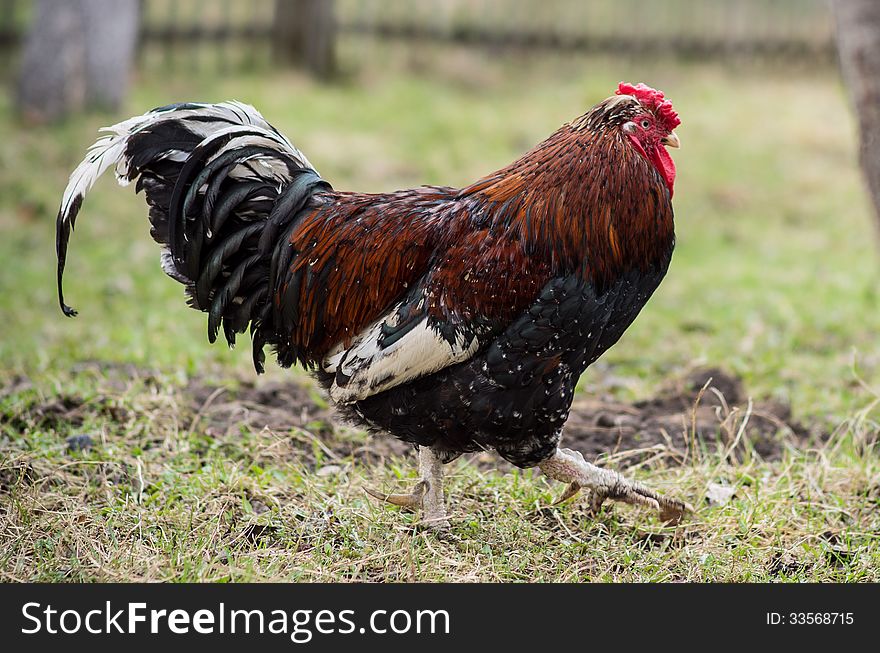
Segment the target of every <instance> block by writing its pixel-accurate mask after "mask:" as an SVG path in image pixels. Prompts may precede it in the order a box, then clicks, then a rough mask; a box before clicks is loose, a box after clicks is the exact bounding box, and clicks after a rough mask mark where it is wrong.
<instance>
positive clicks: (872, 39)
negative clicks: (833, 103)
mask: <svg viewBox="0 0 880 653" xmlns="http://www.w3.org/2000/svg"><path fill="white" fill-rule="evenodd" d="M833 4H834V12H835V15H836V18H837V45H838V51H839V53H840V67H841V70H842V72H843V77H844V79H845V80H846V83H847V85H848V86H849V90H850V95H851V96H852V100H853V103H854V104H855V108H856V113H857V115H858V119H859V129H860V134H861V137H860V141H861V151H860V159H861V163H862V170H864V173H865V178H866V180H867V184H868V190H869V192H870V194H871V199H872V200H873V201H874V209H875V215H876V217H877V225H878V227H880V2H878V0H834V3H833Z"/></svg>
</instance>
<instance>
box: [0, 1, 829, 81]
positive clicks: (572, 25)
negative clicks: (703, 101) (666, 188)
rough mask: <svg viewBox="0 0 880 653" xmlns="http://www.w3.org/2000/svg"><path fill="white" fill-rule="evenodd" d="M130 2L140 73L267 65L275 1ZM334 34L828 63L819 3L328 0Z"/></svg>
mask: <svg viewBox="0 0 880 653" xmlns="http://www.w3.org/2000/svg"><path fill="white" fill-rule="evenodd" d="M279 1H281V2H283V1H284V0H248V1H246V2H243V1H241V0H142V2H143V20H142V21H141V34H140V39H141V40H140V43H141V48H140V52H141V62H142V63H143V64H149V63H154V62H158V63H159V64H160V65H162V66H163V67H166V66H167V67H171V68H174V67H187V68H193V69H201V68H203V67H204V66H212V67H218V68H220V69H224V70H225V69H230V68H239V67H252V66H262V65H268V63H269V62H270V61H272V57H271V53H272V47H273V41H274V42H275V44H276V47H277V41H278V22H277V21H276V15H277V14H276V11H277V7H276V2H279ZM31 4H32V3H31V0H0V54H2V53H5V55H4V56H3V59H0V65H2V61H3V60H8V57H9V54H10V53H11V52H14V51H15V49H16V46H17V44H18V43H20V41H21V37H22V33H23V31H24V30H25V29H26V26H27V23H28V20H29V16H30V13H31ZM334 8H335V24H336V28H337V29H336V33H337V34H338V35H339V37H340V38H346V37H349V36H351V35H358V36H359V37H375V38H378V39H394V40H402V41H406V42H409V43H411V44H412V47H418V46H419V44H421V43H424V42H427V41H430V42H441V43H446V42H451V43H460V44H466V45H472V46H475V47H486V46H488V47H492V48H504V47H513V48H521V49H527V50H533V49H541V50H561V51H584V52H599V53H610V54H625V55H628V56H647V55H650V56H655V55H657V54H668V55H669V56H678V57H700V58H725V57H734V56H735V57H740V58H773V59H780V60H796V61H802V62H807V63H812V62H814V61H818V60H829V59H830V58H831V57H832V56H833V53H834V43H833V29H832V21H831V16H830V10H829V8H828V6H827V0H662V1H661V0H652V1H650V2H649V1H647V0H336V2H335V7H334Z"/></svg>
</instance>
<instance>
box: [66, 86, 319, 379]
mask: <svg viewBox="0 0 880 653" xmlns="http://www.w3.org/2000/svg"><path fill="white" fill-rule="evenodd" d="M101 131H103V132H107V135H106V136H103V137H101V138H99V139H98V141H97V142H95V144H94V145H92V147H91V148H89V151H88V153H87V154H86V157H85V159H83V161H82V163H80V164H79V166H77V168H76V169H75V170H74V171H73V173H72V174H71V175H70V181H69V183H68V185H67V188H66V189H65V191H64V195H63V197H62V200H61V207H60V209H59V211H58V217H57V220H56V232H55V246H56V253H57V256H58V302H59V304H60V306H61V310H62V311H63V312H64V314H65V315H67V316H68V317H73V316H75V315H76V314H77V312H76V310H74V309H73V308H72V307H70V306H68V305H67V304H66V303H65V301H64V293H63V286H62V281H63V276H64V266H65V263H66V260H67V244H68V241H69V239H70V233H71V231H72V230H73V228H74V225H75V222H76V217H77V215H78V214H79V211H80V209H81V207H82V202H83V199H84V198H85V196H86V194H87V193H88V191H89V190H90V189H91V187H92V186H93V185H94V183H95V181H97V179H98V177H100V176H101V175H102V174H103V173H104V172H105V171H106V170H107V169H108V168H110V167H111V166H115V167H116V179H117V181H118V182H119V184H120V185H123V186H125V185H127V184H129V183H130V182H132V181H134V180H137V186H136V190H137V192H140V191H142V190H143V191H144V192H145V195H146V200H147V204H148V205H149V218H150V225H151V229H150V234H151V235H152V237H153V239H154V240H156V242H158V243H159V244H161V245H163V246H164V248H165V249H164V251H163V252H162V259H161V260H162V269H163V270H164V271H165V272H166V274H168V275H169V276H170V277H172V278H173V279H175V280H177V281H179V282H180V283H182V284H184V285H185V286H186V292H187V295H188V297H189V300H188V301H189V304H190V306H192V307H193V308H196V309H199V310H202V311H205V312H207V313H208V338H209V340H210V341H211V342H214V341H215V340H216V338H217V334H218V332H219V330H220V327H221V326H222V327H223V329H224V335H225V337H226V340H227V341H228V342H229V344H230V346H232V345H234V344H235V335H236V333H244V332H245V331H246V330H247V329H248V325H250V330H251V335H252V337H253V346H254V365H255V367H256V368H257V370H258V371H262V369H263V362H264V360H265V356H264V354H263V351H262V350H263V347H264V346H265V345H266V344H272V345H276V346H277V345H278V344H279V341H280V340H282V338H280V337H279V335H278V334H277V333H275V331H274V328H273V323H274V319H273V308H272V302H271V297H272V295H273V293H274V291H275V288H274V284H275V280H276V279H278V276H279V275H278V273H277V270H278V267H277V266H278V264H279V262H280V261H283V260H284V259H285V258H286V257H285V254H286V252H283V251H281V250H284V249H289V248H285V247H284V244H285V243H286V242H287V239H285V238H283V237H281V238H279V236H283V235H284V234H285V233H286V234H289V233H290V231H291V229H292V228H293V227H294V226H295V224H296V222H297V217H298V216H299V215H300V214H301V212H302V210H303V208H304V207H305V206H306V204H307V203H308V201H309V199H310V198H311V197H312V195H313V194H315V193H318V192H324V191H329V190H332V189H331V187H330V185H329V184H328V183H327V182H326V181H324V180H322V179H321V178H320V176H318V173H317V172H316V171H315V169H314V168H313V167H312V165H311V163H309V161H308V159H306V157H305V155H304V154H303V153H302V152H300V151H299V150H298V149H297V148H295V147H294V146H293V144H291V142H290V141H288V140H287V139H286V138H285V137H284V136H282V135H281V134H280V133H279V132H278V131H277V130H276V129H275V128H274V127H272V126H271V125H270V124H269V123H268V122H266V121H265V119H264V118H263V117H262V116H261V115H260V114H259V112H257V111H256V109H254V108H253V107H251V106H248V105H245V104H242V103H239V102H234V101H233V102H222V103H219V104H202V103H187V104H175V105H170V106H167V107H160V108H158V109H154V110H153V111H149V112H147V113H145V114H144V115H142V116H136V117H134V118H130V119H128V120H126V121H123V122H120V123H119V124H117V125H114V126H112V127H107V128H104V129H102V130H101ZM282 232H284V233H282ZM270 284H271V285H270ZM281 344H283V343H281ZM294 358H295V356H294Z"/></svg>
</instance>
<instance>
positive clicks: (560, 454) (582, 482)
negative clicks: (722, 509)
mask: <svg viewBox="0 0 880 653" xmlns="http://www.w3.org/2000/svg"><path fill="white" fill-rule="evenodd" d="M540 468H541V471H542V472H544V473H545V474H547V476H549V477H550V478H552V479H554V480H557V481H562V482H563V483H568V484H569V485H568V488H566V490H565V492H564V493H563V494H562V496H561V497H560V498H559V500H558V501H557V503H560V502H562V501H565V500H566V499H568V498H570V497H572V496H574V495H575V494H577V493H578V492H579V491H580V490H581V489H582V488H588V489H589V490H591V492H592V497H591V499H592V501H591V503H592V509H593V511H598V510H599V508H601V507H602V503H603V502H604V501H605V500H606V499H613V500H615V501H624V502H626V503H631V504H633V505H641V506H648V507H649V508H653V509H654V510H657V511H658V512H659V513H660V519H662V520H663V521H665V522H670V523H673V524H677V523H678V522H679V521H681V518H682V516H683V515H684V513H685V512H686V511H692V510H693V508H691V507H690V506H689V505H688V504H686V503H684V502H683V501H679V500H678V499H669V498H667V497H664V496H663V495H662V494H658V493H656V492H654V491H653V490H650V489H648V488H646V487H645V486H644V485H642V484H641V483H635V482H633V481H629V480H627V479H626V478H624V477H623V476H621V475H620V474H618V473H617V472H615V471H613V470H610V469H602V468H601V467H596V466H595V465H591V464H590V463H588V462H587V461H586V460H584V456H583V454H581V453H580V452H579V451H572V450H571V449H557V450H556V453H554V454H553V456H551V457H550V458H548V459H547V460H545V461H544V462H542V463H540Z"/></svg>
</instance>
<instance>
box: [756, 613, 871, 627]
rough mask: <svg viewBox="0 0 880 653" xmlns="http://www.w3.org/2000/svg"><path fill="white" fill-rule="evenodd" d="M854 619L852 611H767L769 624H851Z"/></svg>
mask: <svg viewBox="0 0 880 653" xmlns="http://www.w3.org/2000/svg"><path fill="white" fill-rule="evenodd" d="M854 621H855V619H854V617H853V613H852V612H789V613H788V614H782V613H779V612H768V613H767V623H768V624H769V625H771V626H775V625H781V624H790V625H794V626H812V625H815V626H831V625H834V624H841V625H845V626H848V625H851V624H852V623H853V622H854Z"/></svg>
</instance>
